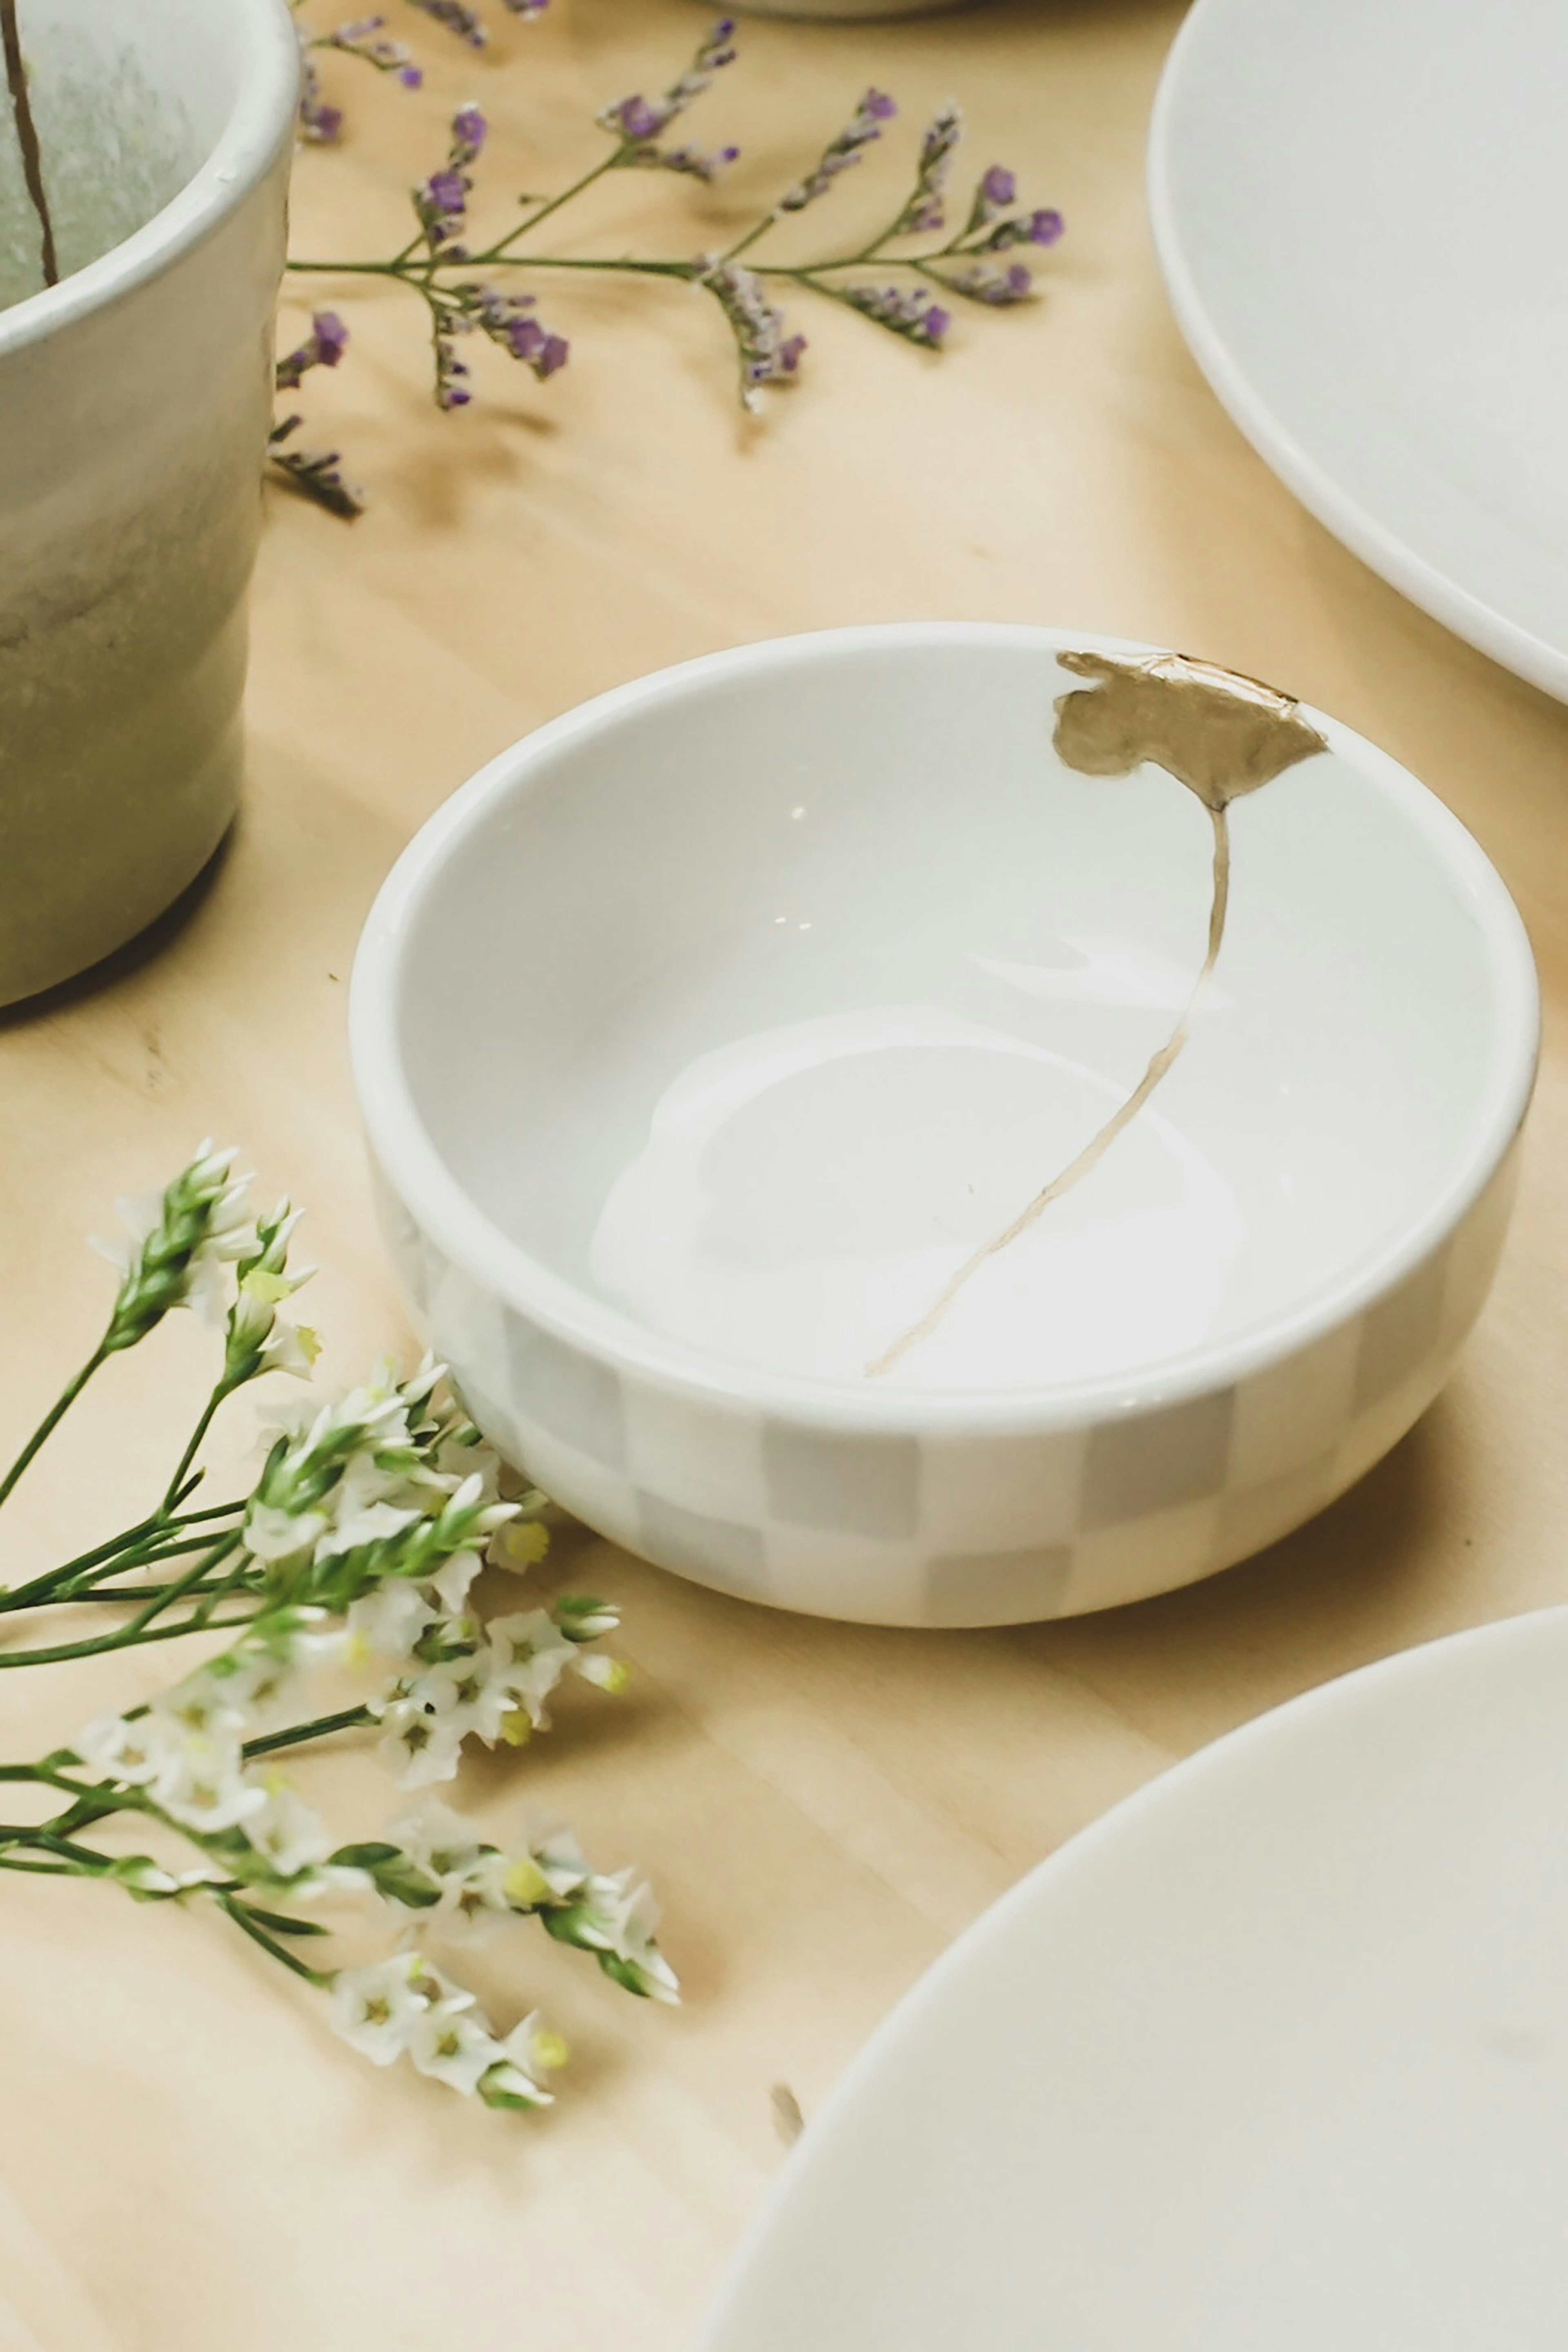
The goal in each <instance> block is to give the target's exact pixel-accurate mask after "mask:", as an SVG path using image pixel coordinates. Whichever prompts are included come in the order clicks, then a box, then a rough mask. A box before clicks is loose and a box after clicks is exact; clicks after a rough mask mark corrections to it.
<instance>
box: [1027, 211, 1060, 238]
mask: <svg viewBox="0 0 1568 2352" xmlns="http://www.w3.org/2000/svg"><path fill="white" fill-rule="evenodd" d="M1066 226H1067V223H1066V221H1064V220H1063V218H1062V216H1061V215H1060V213H1058V212H1050V211H1047V212H1037V213H1031V214H1030V215H1029V243H1030V244H1031V245H1055V243H1056V241H1057V239H1058V236H1060V235H1061V233H1062V231H1063V229H1065V228H1066Z"/></svg>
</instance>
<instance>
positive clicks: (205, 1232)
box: [93, 1139, 258, 1347]
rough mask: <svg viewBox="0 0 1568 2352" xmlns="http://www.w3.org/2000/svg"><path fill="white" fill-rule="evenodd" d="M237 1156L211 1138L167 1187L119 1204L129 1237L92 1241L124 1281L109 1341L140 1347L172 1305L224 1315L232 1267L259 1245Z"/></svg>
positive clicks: (209, 1318) (215, 1318) (209, 1316)
mask: <svg viewBox="0 0 1568 2352" xmlns="http://www.w3.org/2000/svg"><path fill="white" fill-rule="evenodd" d="M237 1157H238V1155H237V1153H236V1152H234V1151H215V1150H213V1147H212V1143H211V1141H210V1139H209V1140H208V1141H206V1142H203V1143H199V1144H198V1145H197V1146H196V1150H195V1157H194V1158H193V1159H192V1160H191V1162H190V1164H189V1166H188V1167H185V1168H184V1169H182V1170H181V1171H180V1173H179V1175H178V1176H176V1177H175V1178H174V1181H173V1182H172V1183H170V1184H166V1185H165V1186H164V1187H163V1191H162V1192H145V1193H141V1194H138V1195H136V1196H135V1197H134V1198H132V1199H129V1200H119V1201H116V1202H115V1204H114V1206H115V1211H116V1213H117V1214H118V1216H119V1218H120V1222H121V1224H122V1225H123V1226H124V1228H125V1238H124V1239H123V1240H121V1239H119V1238H115V1239H113V1240H110V1241H95V1242H94V1243H93V1247H94V1249H96V1250H97V1251H98V1252H99V1254H100V1256H102V1257H106V1258H107V1259H108V1260H109V1262H110V1265H112V1266H114V1267H115V1268H116V1269H117V1270H118V1272H119V1275H120V1278H121V1279H120V1296H119V1297H118V1299H117V1300H116V1302H115V1317H114V1321H113V1323H111V1325H110V1344H111V1345H115V1346H120V1347H129V1346H134V1345H135V1343H136V1341H137V1340H139V1339H142V1338H144V1337H145V1335H146V1333H147V1331H148V1330H150V1329H151V1328H152V1327H153V1324H154V1323H156V1322H157V1321H159V1320H160V1319H161V1318H162V1317H163V1316H164V1315H166V1314H167V1313H168V1312H169V1310H170V1308H171V1307H194V1308H195V1311H196V1312H197V1314H198V1315H200V1316H201V1317H202V1318H203V1320H204V1321H205V1322H208V1323H213V1324H216V1323H218V1322H220V1321H221V1320H222V1318H223V1311H224V1308H225V1307H226V1303H227V1284H228V1269H229V1268H230V1266H232V1265H237V1264H238V1263H239V1262H240V1261H242V1260H244V1259H246V1258H247V1257H251V1256H253V1255H255V1253H256V1251H257V1248H258V1235H257V1230H256V1225H255V1222H254V1220H253V1219H252V1216H251V1213H250V1210H249V1207H248V1205H247V1200H246V1195H247V1192H248V1190H249V1186H250V1179H249V1177H248V1176H236V1175H234V1174H233V1173H232V1170H233V1167H234V1163H235V1160H236V1159H237Z"/></svg>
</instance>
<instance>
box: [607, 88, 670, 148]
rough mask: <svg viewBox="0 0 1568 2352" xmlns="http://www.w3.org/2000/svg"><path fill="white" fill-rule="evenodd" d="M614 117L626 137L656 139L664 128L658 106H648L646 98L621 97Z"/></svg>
mask: <svg viewBox="0 0 1568 2352" xmlns="http://www.w3.org/2000/svg"><path fill="white" fill-rule="evenodd" d="M615 117H616V121H617V122H618V123H619V125H620V127H621V129H622V131H624V132H625V133H626V137H627V138H628V139H657V138H658V134H659V132H660V131H662V130H663V129H664V121H663V118H662V117H661V116H660V114H659V112H658V108H657V107H652V106H650V105H649V104H648V102H647V99H646V98H623V99H622V100H621V102H620V104H619V106H617V107H616V109H615Z"/></svg>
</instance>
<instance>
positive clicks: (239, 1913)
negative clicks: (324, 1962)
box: [217, 1894, 337, 1987]
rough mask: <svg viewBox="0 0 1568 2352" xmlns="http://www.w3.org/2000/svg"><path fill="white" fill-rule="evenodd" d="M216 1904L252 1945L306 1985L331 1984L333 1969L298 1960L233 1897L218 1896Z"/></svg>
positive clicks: (296, 1955) (297, 1955) (322, 1985)
mask: <svg viewBox="0 0 1568 2352" xmlns="http://www.w3.org/2000/svg"><path fill="white" fill-rule="evenodd" d="M217 1902H218V1906H219V1908H220V1909H221V1910H224V1911H226V1912H227V1914H228V1916H229V1917H230V1918H231V1919H232V1920H233V1921H234V1924H235V1926H236V1927H237V1928H239V1929H240V1930H241V1932H242V1933H243V1934H245V1935H247V1936H248V1937H250V1940H251V1942H252V1943H253V1944H259V1945H260V1947H261V1948H262V1950H263V1951H264V1952H269V1953H270V1954H271V1956H272V1958H274V1959H275V1960H281V1961H282V1963H283V1966H284V1967H285V1968H286V1969H292V1971H293V1973H294V1974H295V1975H296V1976H297V1977H303V1978H304V1979H305V1982H306V1983H307V1984H312V1985H317V1986H321V1987H325V1986H327V1985H330V1984H331V1981H332V1979H333V1977H334V1976H335V1975H336V1974H337V1971H336V1969H313V1968H312V1967H311V1966H310V1962H309V1961H308V1960H302V1959H301V1958H300V1955H299V1953H298V1952H291V1951H289V1948H288V1947H287V1945H284V1944H280V1943H279V1942H278V1940H277V1938H276V1937H273V1936H269V1935H268V1932H267V1930H266V1928H265V1927H263V1926H262V1925H261V1922H260V1921H259V1919H258V1918H256V1917H255V1916H254V1915H253V1914H252V1913H251V1912H250V1911H248V1910H247V1908H246V1906H245V1905H244V1904H243V1903H241V1902H239V1901H238V1900H237V1898H236V1897H235V1896H234V1895H228V1894H219V1895H218V1897H217Z"/></svg>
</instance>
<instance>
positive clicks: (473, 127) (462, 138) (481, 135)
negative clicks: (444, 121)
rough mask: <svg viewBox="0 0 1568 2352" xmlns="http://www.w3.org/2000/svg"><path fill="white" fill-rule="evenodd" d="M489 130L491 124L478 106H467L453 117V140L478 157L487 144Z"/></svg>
mask: <svg viewBox="0 0 1568 2352" xmlns="http://www.w3.org/2000/svg"><path fill="white" fill-rule="evenodd" d="M487 131H489V123H488V122H487V121H485V118H484V116H483V115H482V114H481V113H480V112H479V108H478V107H477V106H465V107H463V108H461V109H460V110H459V111H458V113H456V114H454V115H453V117H452V136H453V138H454V139H455V140H457V142H458V144H459V145H460V146H463V147H468V148H469V149H471V150H472V152H473V153H474V154H476V155H477V154H478V153H479V149H480V148H481V147H482V146H483V145H484V143H485V134H486V132H487Z"/></svg>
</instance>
